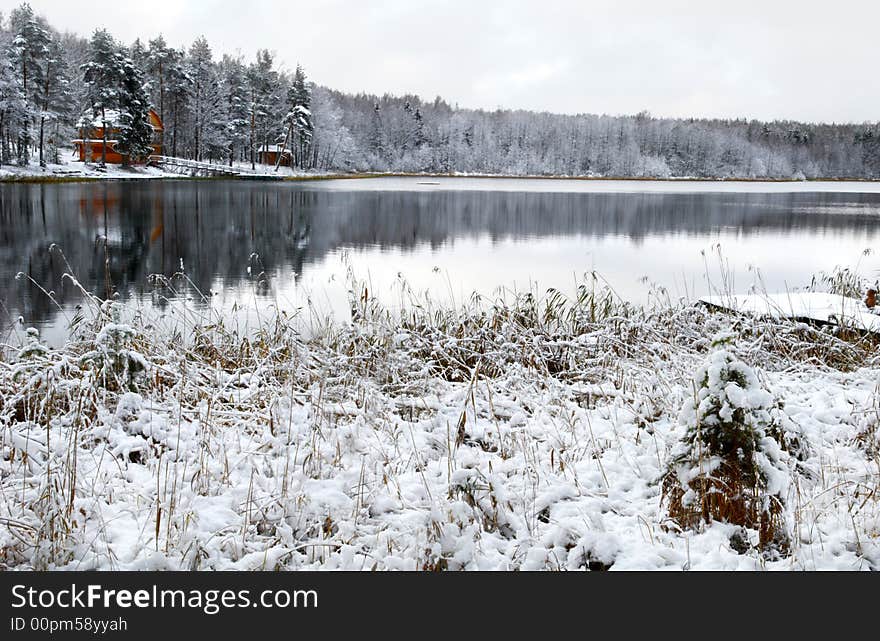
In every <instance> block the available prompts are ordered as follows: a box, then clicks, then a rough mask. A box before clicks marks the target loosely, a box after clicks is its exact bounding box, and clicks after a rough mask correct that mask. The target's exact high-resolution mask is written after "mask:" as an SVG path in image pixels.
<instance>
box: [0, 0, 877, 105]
mask: <svg viewBox="0 0 880 641" xmlns="http://www.w3.org/2000/svg"><path fill="white" fill-rule="evenodd" d="M30 1H31V6H33V7H34V9H35V10H36V11H37V12H38V13H42V14H43V15H45V16H46V17H47V18H49V20H50V22H51V23H52V24H54V25H55V26H56V27H58V28H59V29H62V30H65V29H69V30H71V31H76V32H79V33H81V34H83V35H88V34H90V33H91V32H92V31H93V30H94V28H95V27H96V26H105V27H107V28H108V29H109V30H110V31H111V32H113V33H114V35H116V36H117V37H118V38H120V39H121V40H123V41H125V42H131V41H132V40H134V39H135V38H136V37H138V36H140V37H141V38H150V37H153V36H155V35H156V34H157V33H160V32H161V33H163V34H164V35H165V37H166V39H167V40H168V41H169V42H170V43H171V44H173V45H175V46H181V45H188V44H189V43H190V42H192V40H193V39H194V38H195V37H196V36H199V35H204V36H206V37H207V38H208V40H209V42H210V43H211V45H212V47H213V49H214V51H215V53H223V52H230V53H231V52H235V51H240V52H241V53H242V54H244V55H245V56H247V57H248V58H250V57H251V56H252V55H253V53H254V51H255V50H256V49H257V48H258V47H266V48H269V49H271V50H274V51H275V52H276V54H277V58H278V60H279V62H280V63H282V64H283V65H284V66H285V67H286V68H288V69H292V68H294V67H295V65H296V63H297V62H300V63H302V64H303V65H304V67H305V68H306V72H307V74H308V75H309V76H310V78H311V79H312V80H314V81H316V82H318V83H320V84H324V85H327V86H330V87H333V88H336V89H342V90H346V91H366V92H370V93H380V94H381V93H385V92H390V93H398V94H399V93H416V94H419V95H420V96H422V97H423V98H427V99H431V98H433V97H434V96H435V95H438V94H439V95H441V96H443V97H444V98H446V99H447V100H448V101H450V102H452V103H458V104H459V105H460V106H463V107H482V108H488V109H494V108H496V107H511V108H524V109H537V110H548V111H556V112H565V113H578V112H589V113H611V114H620V113H635V112H638V111H641V110H643V109H647V110H648V111H650V112H651V113H653V114H656V115H669V116H724V117H728V116H731V117H733V116H746V117H756V118H792V119H799V120H811V121H815V120H822V121H836V122H844V121H847V122H849V121H856V122H862V121H866V120H872V121H873V120H877V119H878V118H880V75H878V63H880V44H878V32H877V25H878V24H880V2H877V1H876V0H873V1H867V0H834V1H828V0H825V1H823V2H814V1H813V0H799V1H794V0H761V1H755V0H737V1H736V2H731V1H730V0H726V1H724V2H715V1H714V0H702V1H697V0H694V1H692V2H682V1H678V0H662V1H659V0H644V1H642V0H632V1H628V2H627V1H620V0H603V1H601V2H594V1H593V0H580V1H577V0H528V1H519V0H507V1H500V2H480V1H478V0H468V1H459V0H454V1H452V0H446V1H440V0H357V1H354V0H345V1H343V0H330V1H324V0H313V1H311V2H303V1H301V0H285V1H280V2H279V1H277V0H198V1H196V0H189V1H187V0H140V1H137V2H132V1H130V0H88V1H83V0H30ZM17 4H18V1H17V0H0V8H2V10H3V11H4V13H8V11H9V9H11V8H12V7H13V6H15V5H17Z"/></svg>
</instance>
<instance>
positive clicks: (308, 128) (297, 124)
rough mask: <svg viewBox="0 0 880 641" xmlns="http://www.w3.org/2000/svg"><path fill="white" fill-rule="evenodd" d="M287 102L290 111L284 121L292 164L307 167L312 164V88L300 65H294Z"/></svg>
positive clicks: (313, 128) (313, 129)
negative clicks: (289, 142) (291, 154)
mask: <svg viewBox="0 0 880 641" xmlns="http://www.w3.org/2000/svg"><path fill="white" fill-rule="evenodd" d="M287 104H288V106H289V109H290V111H289V112H288V114H287V116H286V117H285V121H286V124H287V125H288V126H289V128H290V132H291V135H290V139H291V147H292V151H293V152H294V153H293V161H294V162H293V164H294V166H296V167H302V168H303V169H307V168H309V167H310V166H311V165H312V162H311V146H312V137H313V135H314V131H315V126H314V124H313V123H312V90H311V87H309V84H308V82H307V81H306V73H305V71H304V70H303V68H302V66H301V65H297V66H296V72H295V73H294V74H293V82H292V83H291V85H290V89H288V90H287Z"/></svg>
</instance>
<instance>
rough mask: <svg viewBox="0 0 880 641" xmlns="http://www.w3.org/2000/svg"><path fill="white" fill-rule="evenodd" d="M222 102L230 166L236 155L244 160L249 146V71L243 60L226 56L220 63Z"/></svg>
mask: <svg viewBox="0 0 880 641" xmlns="http://www.w3.org/2000/svg"><path fill="white" fill-rule="evenodd" d="M220 78H221V80H222V83H221V91H222V100H223V102H224V103H225V111H226V122H225V126H226V132H225V135H226V140H227V141H228V148H227V152H228V154H229V166H230V167H231V166H232V163H233V162H234V161H235V158H236V154H238V156H239V157H240V158H241V159H242V160H244V159H245V156H244V150H245V149H246V148H247V144H248V123H249V113H250V100H249V92H248V86H247V69H246V67H245V65H244V63H243V62H242V61H241V58H238V57H232V56H228V55H225V56H223V59H222V60H221V61H220Z"/></svg>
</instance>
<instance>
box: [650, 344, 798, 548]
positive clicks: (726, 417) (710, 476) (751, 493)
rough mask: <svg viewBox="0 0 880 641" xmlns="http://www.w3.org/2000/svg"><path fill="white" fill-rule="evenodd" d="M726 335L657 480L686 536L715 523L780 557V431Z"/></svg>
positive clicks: (784, 539) (770, 404)
mask: <svg viewBox="0 0 880 641" xmlns="http://www.w3.org/2000/svg"><path fill="white" fill-rule="evenodd" d="M731 340H732V339H731V337H730V336H729V335H720V336H718V337H716V338H715V339H714V340H713V348H714V350H713V351H712V352H711V353H710V355H709V357H708V360H707V362H706V363H705V364H704V365H703V366H702V367H701V368H700V370H699V371H698V373H697V375H696V377H695V381H694V383H695V394H694V398H692V399H690V400H688V401H687V402H686V403H685V405H684V407H683V408H682V412H681V415H680V419H679V420H680V422H681V423H682V424H683V425H684V426H685V428H686V431H685V434H684V437H683V439H682V440H681V442H680V443H679V445H678V447H677V449H676V450H675V452H674V454H673V457H672V461H671V463H670V465H669V468H668V471H667V472H666V474H665V475H664V477H663V481H662V494H663V497H664V499H668V501H669V516H670V517H671V518H672V519H673V520H674V521H676V522H677V523H678V525H679V526H681V527H682V528H686V529H697V528H699V527H700V526H701V525H702V524H703V523H711V522H712V521H722V522H726V523H731V524H734V525H739V526H742V527H745V528H750V529H754V530H757V532H758V546H759V548H760V549H762V550H763V551H765V552H766V551H775V552H776V553H785V552H786V551H787V549H788V536H787V532H786V527H785V522H784V508H785V506H784V492H785V491H786V489H787V487H788V484H789V473H788V467H787V461H788V454H787V453H786V452H785V450H784V447H783V444H784V441H785V440H790V439H786V437H785V430H784V429H783V428H782V426H781V425H780V423H781V417H780V416H779V410H778V408H777V406H776V404H775V403H774V401H773V398H772V396H771V395H770V393H769V392H767V391H766V390H765V389H764V388H763V387H762V386H761V384H760V382H759V381H758V378H757V376H756V375H755V372H754V370H752V368H750V367H749V366H748V365H746V364H745V363H744V362H742V361H740V360H739V359H737V358H736V356H734V354H733V353H732V352H731V351H729V350H728V349H727V345H728V343H729V342H730V341H731ZM780 441H783V443H781V442H780Z"/></svg>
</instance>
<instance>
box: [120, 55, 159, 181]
mask: <svg viewBox="0 0 880 641" xmlns="http://www.w3.org/2000/svg"><path fill="white" fill-rule="evenodd" d="M118 109H119V122H118V127H119V142H118V143H117V145H116V148H117V149H118V150H119V151H120V152H122V157H123V159H124V162H125V163H126V164H128V163H129V162H131V161H132V160H142V159H143V158H146V157H147V156H149V154H150V153H151V152H152V150H153V148H152V147H151V146H150V145H151V143H152V140H153V128H152V127H151V126H150V117H149V110H150V103H149V99H148V98H147V92H146V89H145V87H144V80H143V77H142V75H141V72H140V70H139V69H138V68H137V67H136V66H135V64H134V62H133V61H132V60H131V59H130V58H125V59H124V60H123V63H122V87H121V91H120V92H119V105H118Z"/></svg>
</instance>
